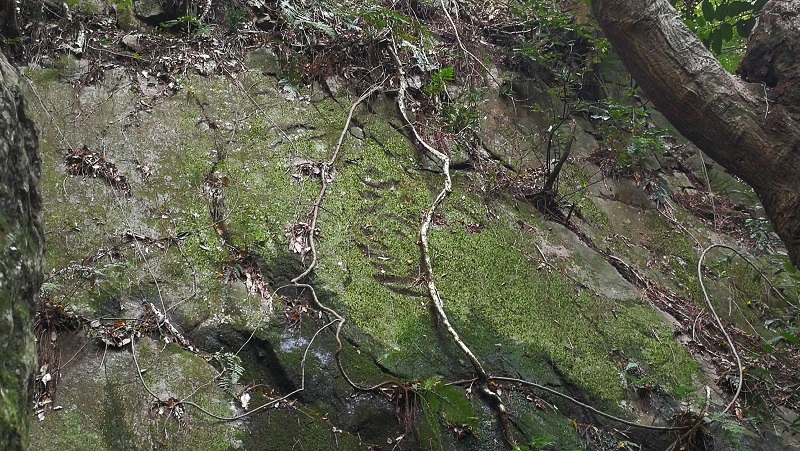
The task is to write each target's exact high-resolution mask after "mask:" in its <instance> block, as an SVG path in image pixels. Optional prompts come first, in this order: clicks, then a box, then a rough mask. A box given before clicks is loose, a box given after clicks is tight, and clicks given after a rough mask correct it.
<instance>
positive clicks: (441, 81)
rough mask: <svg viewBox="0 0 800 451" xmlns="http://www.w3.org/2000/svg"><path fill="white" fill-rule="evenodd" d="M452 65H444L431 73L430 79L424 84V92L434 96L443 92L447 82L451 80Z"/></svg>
mask: <svg viewBox="0 0 800 451" xmlns="http://www.w3.org/2000/svg"><path fill="white" fill-rule="evenodd" d="M453 75H454V72H453V67H452V66H450V67H445V68H442V69H441V70H438V71H436V72H433V73H432V74H431V81H430V82H428V85H427V86H425V94H428V95H429V96H435V95H438V94H441V93H442V92H444V89H445V88H446V87H447V85H448V84H450V83H452V82H453Z"/></svg>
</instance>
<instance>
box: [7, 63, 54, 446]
mask: <svg viewBox="0 0 800 451" xmlns="http://www.w3.org/2000/svg"><path fill="white" fill-rule="evenodd" d="M18 83H19V80H18V77H17V73H16V70H15V69H14V68H13V67H11V65H10V64H9V63H8V61H7V60H6V59H5V57H4V56H3V55H1V54H0V162H2V164H0V448H2V449H10V450H11V449H21V448H23V447H24V444H25V442H26V441H27V432H26V429H27V424H28V421H29V415H30V407H31V394H32V393H33V374H34V371H35V369H36V351H35V349H36V348H35V340H34V336H33V318H34V312H35V304H34V297H35V295H36V293H38V291H39V287H40V286H41V284H42V263H43V255H44V233H43V230H42V213H41V211H42V199H41V197H40V194H39V176H40V159H39V153H38V152H39V151H38V138H37V134H36V129H35V128H34V124H33V122H32V121H31V120H30V119H29V118H28V116H27V114H26V111H25V107H24V102H23V100H22V95H21V88H20V86H19V84H18Z"/></svg>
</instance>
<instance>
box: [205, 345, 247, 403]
mask: <svg viewBox="0 0 800 451" xmlns="http://www.w3.org/2000/svg"><path fill="white" fill-rule="evenodd" d="M212 358H213V359H214V360H216V361H217V363H219V364H220V366H221V367H222V372H221V373H220V378H219V382H218V383H219V386H220V388H222V390H223V391H225V393H227V394H229V395H231V396H233V397H234V398H235V397H236V396H237V395H236V392H235V387H236V384H238V383H239V379H241V377H242V374H244V367H243V366H242V359H241V358H240V357H239V356H238V355H236V354H234V353H232V352H215V353H214V355H213V356H212Z"/></svg>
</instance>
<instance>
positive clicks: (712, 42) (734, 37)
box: [671, 0, 766, 56]
mask: <svg viewBox="0 0 800 451" xmlns="http://www.w3.org/2000/svg"><path fill="white" fill-rule="evenodd" d="M671 2H672V4H673V5H675V6H676V7H677V8H678V9H679V10H680V11H681V13H682V15H683V18H684V20H685V22H686V25H688V26H689V28H690V29H691V30H692V31H694V32H695V33H697V35H698V36H699V37H700V39H701V40H702V41H703V44H705V46H706V47H708V48H709V49H711V51H712V52H714V54H715V55H718V56H719V55H723V54H725V49H724V45H725V44H727V43H734V44H738V43H741V42H742V40H743V38H746V37H747V36H748V35H749V34H750V31H751V30H752V29H753V26H754V25H755V21H756V15H757V14H758V12H759V11H761V8H763V6H764V4H765V3H766V0H671Z"/></svg>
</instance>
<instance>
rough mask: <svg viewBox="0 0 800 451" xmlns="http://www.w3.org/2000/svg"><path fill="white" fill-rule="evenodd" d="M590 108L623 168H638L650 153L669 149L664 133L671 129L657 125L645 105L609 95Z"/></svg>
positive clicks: (657, 153)
mask: <svg viewBox="0 0 800 451" xmlns="http://www.w3.org/2000/svg"><path fill="white" fill-rule="evenodd" d="M589 110H590V117H591V119H593V120H594V121H595V124H596V125H597V127H598V129H599V130H600V132H601V134H602V135H603V136H604V137H605V141H606V146H607V148H608V150H609V151H610V152H611V155H612V156H613V157H614V158H615V159H616V165H617V166H618V167H619V168H620V169H623V170H630V171H633V172H638V171H639V170H641V169H642V166H643V165H644V160H645V159H646V158H647V157H649V156H651V155H652V156H658V155H663V154H664V152H665V151H666V148H665V146H664V143H663V142H662V137H663V136H665V135H668V134H669V132H668V131H667V130H665V129H663V128H657V127H655V126H654V125H653V123H652V121H651V120H650V118H649V117H648V114H647V111H646V110H645V109H644V108H641V107H634V106H629V105H623V104H621V103H618V102H616V101H614V100H609V99H606V100H603V101H601V102H599V103H598V104H597V105H596V106H593V107H592V108H590V109H589Z"/></svg>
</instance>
